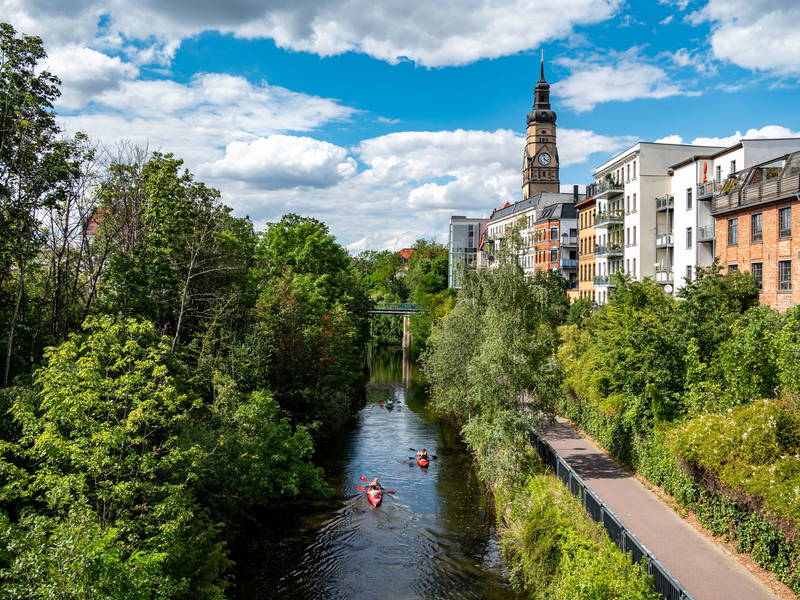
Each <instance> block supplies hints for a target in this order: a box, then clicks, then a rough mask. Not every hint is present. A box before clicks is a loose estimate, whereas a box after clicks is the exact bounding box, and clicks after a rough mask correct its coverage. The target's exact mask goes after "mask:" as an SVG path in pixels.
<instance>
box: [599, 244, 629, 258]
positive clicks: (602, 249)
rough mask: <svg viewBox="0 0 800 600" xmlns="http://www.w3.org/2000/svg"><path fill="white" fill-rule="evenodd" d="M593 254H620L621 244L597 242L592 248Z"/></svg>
mask: <svg viewBox="0 0 800 600" xmlns="http://www.w3.org/2000/svg"><path fill="white" fill-rule="evenodd" d="M594 255H595V256H622V244H598V245H597V246H595V248H594Z"/></svg>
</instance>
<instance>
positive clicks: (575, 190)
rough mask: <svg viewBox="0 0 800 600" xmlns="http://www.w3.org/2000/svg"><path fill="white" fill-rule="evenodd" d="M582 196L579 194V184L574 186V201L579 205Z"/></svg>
mask: <svg viewBox="0 0 800 600" xmlns="http://www.w3.org/2000/svg"><path fill="white" fill-rule="evenodd" d="M579 196H580V194H578V184H577V183H576V184H575V185H573V186H572V201H573V202H575V203H577V202H578V198H579Z"/></svg>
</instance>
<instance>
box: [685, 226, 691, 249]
mask: <svg viewBox="0 0 800 600" xmlns="http://www.w3.org/2000/svg"><path fill="white" fill-rule="evenodd" d="M686 247H687V248H691V247H692V228H691V227H687V228H686Z"/></svg>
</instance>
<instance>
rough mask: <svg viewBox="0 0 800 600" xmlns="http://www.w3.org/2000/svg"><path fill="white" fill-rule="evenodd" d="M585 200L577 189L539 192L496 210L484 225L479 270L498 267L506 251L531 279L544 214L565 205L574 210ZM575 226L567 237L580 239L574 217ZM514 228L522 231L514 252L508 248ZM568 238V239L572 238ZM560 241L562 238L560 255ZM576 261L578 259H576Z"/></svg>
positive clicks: (535, 267) (575, 187)
mask: <svg viewBox="0 0 800 600" xmlns="http://www.w3.org/2000/svg"><path fill="white" fill-rule="evenodd" d="M582 197H583V196H582V195H581V194H579V193H578V186H574V188H573V192H572V193H571V194H568V193H562V192H539V193H538V194H535V195H533V196H530V197H528V198H526V199H524V200H520V201H518V202H515V203H514V204H510V203H506V204H504V205H503V206H501V207H499V208H496V209H495V210H494V211H493V212H492V215H491V217H490V218H489V219H488V222H487V223H486V225H485V230H486V235H485V236H484V238H483V240H482V248H481V254H480V256H479V259H478V266H479V267H490V268H491V267H493V266H495V265H496V264H497V259H498V258H499V256H500V254H501V253H502V252H503V248H504V247H505V249H506V251H509V252H512V253H513V254H515V255H516V258H517V259H518V260H519V263H520V265H521V266H522V268H523V269H524V270H525V274H526V275H532V274H533V273H534V271H535V270H536V269H537V256H536V253H537V250H538V249H539V248H538V246H537V244H538V243H539V240H537V237H536V236H537V232H536V231H537V227H536V224H537V220H539V218H540V217H541V216H542V214H543V213H542V212H541V211H543V210H545V209H550V207H557V206H559V205H562V204H566V205H570V206H573V207H574V205H575V203H576V202H577V201H578V200H580V199H581V198H582ZM552 210H555V209H552ZM559 210H560V209H559ZM558 214H561V213H560V212H559V213H558ZM572 222H573V223H575V224H573V225H572V227H571V228H570V227H567V231H566V233H567V234H569V229H572V230H573V233H574V236H573V237H575V238H577V219H576V217H573V219H572ZM559 227H560V226H559ZM515 228H518V229H519V234H520V239H521V244H520V245H519V247H516V248H513V249H512V248H511V247H510V246H509V241H510V240H509V238H510V236H511V232H512V231H513V230H514V229H515ZM559 232H560V233H559V236H560V235H561V233H563V231H562V230H561V229H559ZM539 235H541V234H539ZM567 237H569V235H568V236H567ZM560 241H561V240H560V237H559V252H560ZM569 241H571V240H567V242H569ZM575 241H576V242H577V240H575ZM576 249H577V245H576ZM565 252H567V253H568V250H565ZM559 256H560V254H559ZM575 258H576V259H577V256H576V257H575Z"/></svg>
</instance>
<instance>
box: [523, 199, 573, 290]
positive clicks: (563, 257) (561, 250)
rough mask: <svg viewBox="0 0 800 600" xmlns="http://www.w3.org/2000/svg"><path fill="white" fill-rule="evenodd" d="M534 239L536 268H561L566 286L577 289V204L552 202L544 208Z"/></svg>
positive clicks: (537, 221)
mask: <svg viewBox="0 0 800 600" xmlns="http://www.w3.org/2000/svg"><path fill="white" fill-rule="evenodd" d="M576 197H577V195H576ZM533 240H534V257H535V261H534V265H535V266H534V268H535V270H537V271H546V270H553V271H558V272H559V273H561V276H562V277H563V278H564V279H566V280H567V290H568V291H570V292H572V291H573V290H574V291H576V292H577V289H578V210H577V209H576V208H575V204H574V203H568V204H567V203H561V204H552V205H550V206H546V207H544V208H542V209H541V210H540V211H539V215H538V216H537V219H536V221H535V223H534V233H533ZM570 295H573V296H574V295H576V294H570Z"/></svg>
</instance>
